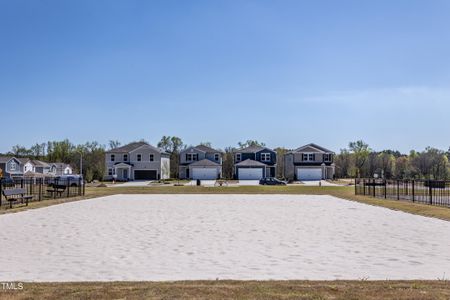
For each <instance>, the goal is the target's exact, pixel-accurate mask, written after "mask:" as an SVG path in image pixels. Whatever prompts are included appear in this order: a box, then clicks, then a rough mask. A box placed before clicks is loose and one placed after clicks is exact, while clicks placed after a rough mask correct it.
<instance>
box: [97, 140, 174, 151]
mask: <svg viewBox="0 0 450 300" xmlns="http://www.w3.org/2000/svg"><path fill="white" fill-rule="evenodd" d="M144 145H147V146H149V147H150V148H152V149H153V150H155V151H158V152H160V153H166V152H165V151H163V150H161V149H159V148H156V147H155V146H152V145H150V144H149V143H147V142H133V143H129V144H127V145H125V146H122V147H117V148H114V149H111V150H109V151H106V153H129V152H131V151H134V150H136V149H137V148H139V147H142V146H144Z"/></svg>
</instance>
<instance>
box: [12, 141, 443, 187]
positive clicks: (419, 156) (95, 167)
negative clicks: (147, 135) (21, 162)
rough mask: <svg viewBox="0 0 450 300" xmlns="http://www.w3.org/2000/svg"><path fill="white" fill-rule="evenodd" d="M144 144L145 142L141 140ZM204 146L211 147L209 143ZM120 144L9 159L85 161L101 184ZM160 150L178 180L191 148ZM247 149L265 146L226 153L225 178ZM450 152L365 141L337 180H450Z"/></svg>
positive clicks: (60, 145) (32, 151)
mask: <svg viewBox="0 0 450 300" xmlns="http://www.w3.org/2000/svg"><path fill="white" fill-rule="evenodd" d="M141 141H145V140H141ZM201 144H203V145H206V146H209V147H211V146H212V145H211V143H210V142H202V143H201ZM120 145H121V143H120V142H119V141H117V140H111V141H109V143H108V145H107V146H106V145H102V144H100V143H98V142H96V141H93V142H86V143H84V144H78V145H76V144H73V143H71V142H70V141H69V140H68V139H65V140H63V141H49V142H47V143H40V144H39V143H37V144H35V145H33V146H31V147H30V148H26V147H24V146H20V145H16V146H14V147H12V149H11V151H10V152H8V153H7V154H8V155H14V156H16V157H28V158H31V159H38V160H42V161H46V162H63V163H67V164H70V165H71V166H72V167H74V168H75V171H76V172H77V173H79V171H80V161H81V157H82V158H83V176H84V178H85V179H86V180H88V181H92V180H102V179H103V176H104V174H105V151H107V150H109V149H114V148H117V147H119V146H120ZM157 146H158V147H159V148H161V149H163V150H164V151H166V152H168V153H170V174H171V177H172V178H177V177H178V169H179V155H180V152H181V151H182V150H184V149H186V148H187V147H188V145H186V144H184V143H183V141H182V139H181V138H179V137H176V136H163V137H162V138H161V140H160V141H159V142H158V144H157ZM248 146H265V143H263V142H260V141H257V140H247V141H245V142H239V143H237V145H236V146H229V147H226V148H225V149H223V150H222V151H223V165H222V168H223V169H222V173H223V177H224V178H233V164H234V160H233V152H234V151H235V150H236V149H238V148H244V147H248ZM274 150H275V151H276V153H277V159H278V161H277V169H276V175H277V177H279V178H283V177H284V155H285V154H286V153H287V152H288V151H289V149H286V148H283V147H278V148H275V149H274ZM449 159H450V149H449V150H447V151H443V150H439V149H435V148H431V147H428V148H426V149H425V150H424V151H422V152H417V151H414V150H413V151H411V152H410V153H409V154H402V153H400V152H399V151H395V150H383V151H374V150H372V149H371V148H370V147H369V145H368V144H366V143H365V142H364V141H356V142H351V143H349V145H348V148H345V149H341V150H340V152H339V153H337V154H336V156H335V165H336V177H337V178H353V177H374V176H378V177H383V178H387V179H392V178H396V179H407V178H408V179H413V178H415V179H442V180H445V179H450V164H449Z"/></svg>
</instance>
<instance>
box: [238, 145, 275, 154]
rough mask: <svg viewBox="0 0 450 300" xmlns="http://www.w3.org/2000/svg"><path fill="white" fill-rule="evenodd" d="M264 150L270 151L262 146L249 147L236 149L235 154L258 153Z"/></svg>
mask: <svg viewBox="0 0 450 300" xmlns="http://www.w3.org/2000/svg"><path fill="white" fill-rule="evenodd" d="M265 149H267V150H270V149H269V148H267V147H262V146H249V147H247V148H242V149H238V150H236V151H235V152H236V153H256V152H259V151H262V150H265ZM271 151H272V150H271Z"/></svg>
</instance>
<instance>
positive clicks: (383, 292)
mask: <svg viewBox="0 0 450 300" xmlns="http://www.w3.org/2000/svg"><path fill="white" fill-rule="evenodd" d="M114 194H291V195H292V194H294V195H332V196H335V197H338V198H342V199H347V200H350V201H357V202H360V203H365V204H369V205H377V206H382V207H386V208H389V209H394V210H400V211H404V212H408V213H412V214H417V215H423V216H428V217H435V218H440V219H443V220H447V221H450V209H449V208H445V207H437V206H430V205H424V204H417V203H411V202H406V201H396V200H384V199H375V198H371V197H367V196H356V195H355V194H354V187H348V186H336V187H334V186H333V187H317V186H301V185H293V186H240V187H197V186H152V187H123V188H122V187H114V188H105V187H87V188H86V195H85V196H84V197H78V198H70V199H57V200H46V201H42V202H32V203H30V205H29V206H28V207H16V208H14V209H11V210H5V209H1V210H0V213H10V212H18V211H22V210H25V209H33V208H39V207H44V206H49V205H55V204H59V203H64V202H71V201H80V200H83V199H89V198H95V197H101V196H108V195H114ZM0 271H1V270H0ZM0 298H1V299H3V298H4V299H145V298H152V299H228V298H232V299H418V300H422V299H450V283H449V282H448V281H445V280H436V281H328V282H323V281H186V282H111V283H25V285H24V290H23V291H2V290H1V286H0Z"/></svg>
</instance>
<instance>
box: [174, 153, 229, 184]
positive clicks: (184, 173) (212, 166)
mask: <svg viewBox="0 0 450 300" xmlns="http://www.w3.org/2000/svg"><path fill="white" fill-rule="evenodd" d="M222 158H223V152H222V151H221V150H216V149H213V148H211V147H208V146H205V145H198V146H195V147H189V148H187V149H185V150H183V151H181V152H180V166H179V177H180V179H203V180H214V179H219V178H221V177H222Z"/></svg>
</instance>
